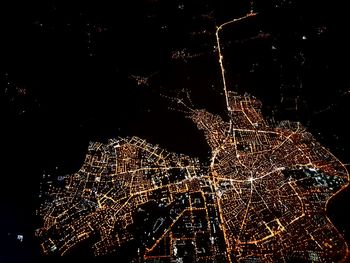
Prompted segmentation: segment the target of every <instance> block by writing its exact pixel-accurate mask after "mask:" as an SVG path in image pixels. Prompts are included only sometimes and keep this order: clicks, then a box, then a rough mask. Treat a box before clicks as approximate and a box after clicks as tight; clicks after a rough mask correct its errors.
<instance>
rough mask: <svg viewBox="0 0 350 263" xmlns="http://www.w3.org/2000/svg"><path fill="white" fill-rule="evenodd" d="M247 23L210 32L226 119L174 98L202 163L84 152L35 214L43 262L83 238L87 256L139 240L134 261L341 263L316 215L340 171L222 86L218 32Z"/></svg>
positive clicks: (121, 150)
mask: <svg viewBox="0 0 350 263" xmlns="http://www.w3.org/2000/svg"><path fill="white" fill-rule="evenodd" d="M253 16H255V13H249V14H248V15H246V16H244V17H243V18H239V19H235V20H232V21H229V22H226V23H225V24H223V25H221V26H219V27H217V31H216V39H217V49H218V58H219V65H220V68H221V73H222V82H223V85H224V87H223V89H224V96H225V100H226V109H227V110H226V116H225V119H223V118H222V117H220V116H219V115H216V114H212V113H210V112H209V111H207V110H205V109H193V108H190V107H187V105H185V103H184V102H183V101H182V100H180V99H176V98H174V101H175V102H177V103H178V104H179V106H186V107H185V108H186V110H185V112H186V115H187V117H188V118H190V119H191V120H192V122H193V123H194V125H196V126H197V128H198V129H199V130H201V131H202V132H203V136H205V140H206V142H207V143H208V145H209V147H210V162H209V163H208V164H203V163H201V162H200V161H199V159H197V158H192V157H189V156H186V155H184V154H179V153H173V152H168V151H167V150H166V149H163V148H162V146H159V145H152V144H150V143H148V142H146V141H145V140H143V139H141V138H139V137H126V138H122V137H119V138H116V139H110V140H109V141H108V143H106V144H104V143H99V142H91V143H90V144H89V148H88V152H87V154H86V158H85V161H84V163H83V164H82V166H81V168H80V169H79V171H78V172H76V173H74V174H71V175H68V176H66V177H64V178H60V179H61V182H60V183H61V185H60V186H57V185H55V184H52V185H50V187H49V190H48V192H47V193H46V197H47V198H46V199H45V201H44V202H43V203H42V204H41V207H40V209H39V212H38V213H39V215H40V216H41V217H42V219H43V225H42V227H41V228H40V229H38V230H37V231H36V235H37V236H38V237H39V238H40V240H41V248H42V251H43V253H44V254H47V255H50V254H53V255H66V254H69V253H70V251H71V250H74V248H75V247H76V246H77V245H78V244H79V243H81V242H83V241H84V240H87V239H92V240H94V241H93V243H92V245H91V249H92V250H93V252H94V254H95V255H96V256H101V255H108V254H110V253H113V252H114V251H116V249H118V248H123V246H125V244H127V243H129V242H131V241H135V240H137V244H138V250H137V251H138V252H137V254H136V255H134V257H133V262H300V261H302V262H338V261H342V260H343V261H345V260H347V256H348V247H347V244H346V242H345V240H344V238H343V237H342V235H341V234H340V233H339V232H338V230H337V229H336V228H335V227H334V225H333V224H332V222H331V221H330V220H329V218H328V217H327V213H326V205H327V203H328V201H329V200H330V198H331V197H332V196H334V195H335V194H337V193H338V192H339V191H341V190H342V189H344V188H345V187H346V186H347V185H348V182H349V174H348V171H347V169H346V168H345V166H344V165H343V164H342V163H341V162H340V161H339V160H338V159H337V158H336V157H335V156H334V155H333V154H332V153H330V152H329V151H328V150H327V149H326V148H324V147H323V146H322V145H321V144H320V143H318V142H317V141H316V140H315V139H314V137H313V135H311V133H309V132H308V131H307V130H306V128H305V127H303V125H301V124H300V123H299V122H290V121H283V122H280V123H278V124H276V125H272V124H270V123H268V121H266V120H265V119H264V117H263V115H262V113H261V108H262V103H261V102H260V101H259V100H258V99H257V98H255V97H254V96H251V95H248V94H246V95H239V94H237V93H236V92H233V91H230V87H227V85H226V80H225V69H224V64H223V61H224V54H222V52H221V48H220V41H221V39H220V32H222V30H224V29H225V26H226V25H230V24H234V23H235V22H236V21H240V20H243V19H249V18H250V17H253ZM136 80H137V81H138V82H140V81H139V80H138V79H136ZM298 260H299V261H298Z"/></svg>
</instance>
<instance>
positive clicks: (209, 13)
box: [0, 0, 350, 262]
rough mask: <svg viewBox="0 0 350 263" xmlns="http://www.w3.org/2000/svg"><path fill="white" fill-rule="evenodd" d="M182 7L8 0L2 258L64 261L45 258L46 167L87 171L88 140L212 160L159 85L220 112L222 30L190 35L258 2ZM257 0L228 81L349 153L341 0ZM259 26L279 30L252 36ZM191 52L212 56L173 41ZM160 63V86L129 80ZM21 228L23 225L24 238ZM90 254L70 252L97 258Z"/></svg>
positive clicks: (341, 200) (270, 112)
mask: <svg viewBox="0 0 350 263" xmlns="http://www.w3.org/2000/svg"><path fill="white" fill-rule="evenodd" d="M179 4H181V2H180V1H160V0H159V1H156V0H155V1H152V0H149V1H141V0H140V1H128V2H125V3H122V4H119V5H118V6H116V7H115V6H114V5H112V4H110V3H101V2H97V1H93V2H92V3H86V2H81V3H79V2H77V3H75V4H74V5H73V4H71V3H67V4H65V3H61V2H60V3H58V2H53V1H36V3H20V2H19V1H12V2H11V3H2V4H1V5H3V7H2V8H0V10H1V12H2V14H1V19H3V23H1V29H2V32H3V37H2V39H3V42H4V45H5V48H2V49H1V52H0V54H1V62H0V74H1V76H0V88H1V90H0V92H1V96H0V101H1V104H0V108H1V113H0V117H1V121H2V124H1V134H2V137H1V138H2V147H1V149H2V152H3V154H2V156H3V157H2V159H1V163H2V168H3V169H2V172H1V174H2V182H1V191H0V197H1V198H0V200H1V201H0V204H1V208H2V212H1V215H2V216H1V217H0V225H1V227H0V237H1V238H0V240H1V247H0V262H48V261H50V262H51V261H52V260H53V259H48V258H42V257H41V256H40V249H39V244H38V240H37V239H36V238H35V237H34V230H35V229H36V228H37V227H38V225H40V222H39V220H38V218H37V217H36V216H35V210H36V208H37V207H38V205H39V201H38V197H37V196H38V193H39V188H40V182H41V181H42V174H43V173H46V174H51V175H52V176H56V175H62V174H70V173H73V172H75V171H77V170H78V169H79V167H80V166H81V164H82V162H83V160H84V156H85V153H86V149H87V146H88V142H89V141H90V140H92V141H102V142H104V141H106V140H107V139H108V138H113V137H117V136H139V137H142V138H144V139H146V140H147V141H149V142H150V143H152V144H159V145H160V146H161V147H163V148H165V149H167V150H169V151H174V152H179V153H184V154H187V155H190V156H193V157H199V158H201V160H203V161H205V159H206V158H207V157H208V150H209V149H208V146H207V145H206V143H205V140H204V138H203V136H202V134H201V132H199V131H198V130H197V129H196V128H195V126H194V125H193V124H192V123H191V122H190V121H189V120H188V119H186V118H184V114H182V113H179V112H176V111H171V110H168V107H169V106H173V104H172V103H171V102H169V101H168V100H166V99H163V98H161V97H160V96H159V93H163V94H165V95H169V94H170V95H172V94H174V93H176V92H177V91H179V90H181V89H183V88H185V89H187V90H190V91H191V98H192V101H193V103H194V104H195V106H196V107H199V108H206V109H208V110H209V111H211V112H214V113H217V114H220V115H223V114H224V109H223V106H224V103H223V102H224V101H223V97H222V96H221V94H220V93H221V92H222V86H221V78H220V77H221V76H220V71H219V67H218V64H217V54H216V53H215V52H214V51H213V50H214V45H215V36H214V35H213V34H211V35H210V34H207V35H206V34H204V35H203V36H201V37H193V36H191V34H190V33H191V32H194V31H200V30H204V29H206V30H207V31H209V32H214V30H215V26H216V25H218V24H220V23H222V22H223V21H226V20H228V19H230V18H233V17H236V16H239V15H240V14H244V13H246V11H247V10H249V4H248V3H246V1H235V3H234V6H232V1H226V0H220V1H209V0H208V1H199V0H198V1H194V0H193V1H189V2H186V3H185V9H184V11H181V10H180V9H179V8H178V5H179ZM255 5H256V6H255V8H257V11H261V15H259V16H258V17H257V18H256V19H252V20H250V21H248V22H247V23H242V24H239V25H238V26H237V27H233V28H230V29H229V30H227V31H225V39H226V40H227V41H226V43H229V41H230V43H229V44H228V46H227V47H225V52H226V53H225V54H227V56H225V58H226V57H227V58H230V59H227V60H225V63H226V64H225V67H226V69H227V72H228V74H227V78H228V83H229V85H230V89H235V90H237V91H239V92H240V93H244V92H249V93H251V94H253V95H255V96H257V97H258V98H259V99H261V100H262V101H263V102H264V107H265V108H264V112H265V113H266V116H268V117H271V116H274V117H275V119H276V120H283V119H291V120H298V121H301V122H302V123H303V124H304V125H306V126H307V127H308V128H309V129H310V130H311V131H312V133H313V134H314V135H315V136H316V137H317V139H318V140H319V141H320V142H322V144H323V145H325V146H326V147H328V148H329V149H330V150H331V151H332V152H333V153H334V154H336V156H338V157H339V158H340V160H342V161H344V162H350V157H349V156H350V152H349V149H350V142H349V138H348V134H349V128H347V126H346V125H345V124H346V122H347V115H348V113H349V105H350V104H349V96H345V95H343V94H344V92H346V90H347V89H349V81H348V79H347V72H348V68H347V67H344V66H342V62H344V61H348V59H349V51H348V48H347V47H348V44H349V43H348V41H347V40H346V39H345V36H346V32H347V31H348V29H346V26H345V25H346V23H345V21H342V20H341V17H342V15H341V13H339V10H338V8H337V6H336V3H332V4H331V5H327V4H323V3H320V2H318V3H308V4H306V3H304V2H303V1H296V2H292V4H290V5H289V6H288V5H286V6H284V7H282V8H280V9H277V10H276V9H274V7H273V4H270V3H262V2H261V1H257V2H256V3H255ZM208 17H209V18H208ZM210 17H212V18H210ZM322 30H323V31H324V33H322V34H319V32H320V31H322ZM261 32H262V33H268V34H267V35H264V37H261V38H254V36H256V35H257V34H259V33H261ZM303 36H306V37H307V40H306V41H303ZM240 40H245V41H240ZM272 46H275V47H276V50H274V49H272ZM183 49H185V52H189V53H191V54H196V53H200V54H202V55H201V56H199V57H196V58H192V59H186V61H184V60H181V59H180V60H174V59H171V54H172V52H173V51H176V50H183ZM304 60H305V61H304ZM303 61H304V62H303ZM254 64H256V65H255V66H254ZM252 69H254V70H253V71H252V72H251V70H252ZM158 71H159V73H157V74H155V75H154V77H152V78H151V79H150V80H149V86H138V85H136V83H135V81H133V80H132V79H130V78H129V77H130V75H131V74H136V75H142V76H147V75H150V74H152V73H154V72H158ZM281 87H282V88H281ZM21 89H25V90H26V92H25V95H23V92H22V93H21ZM281 97H284V98H285V100H284V101H283V102H281ZM288 98H292V99H288ZM295 98H298V109H297V110H295V103H294V101H295ZM332 104H334V106H332V107H331V108H330V110H327V111H322V110H323V109H325V108H327V107H328V106H329V105H332ZM23 111H24V113H23ZM319 112H321V113H319ZM56 167H57V168H56ZM348 204H349V191H345V192H344V193H342V194H340V195H339V196H338V197H337V198H334V199H333V201H332V202H331V204H330V207H329V213H330V215H331V217H332V218H333V219H334V222H336V223H337V226H339V227H340V228H341V229H344V230H345V231H346V232H345V235H346V237H347V238H348V240H349V233H350V232H349V224H348V223H347V222H349V218H348V216H347V215H346V214H344V213H343V211H346V209H345V208H346V206H347V205H348ZM17 234H23V235H24V240H23V242H22V243H20V242H18V241H17V240H16V236H17ZM88 245H89V244H85V245H83V246H82V248H80V249H81V250H80V249H79V251H86V250H85V249H84V246H88ZM79 251H78V252H77V253H76V254H74V255H72V257H77V256H76V255H78V256H79V254H82V255H85V257H86V258H89V254H87V253H85V252H84V253H79ZM104 260H105V261H107V262H108V261H111V260H112V259H110V258H107V259H101V261H104Z"/></svg>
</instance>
